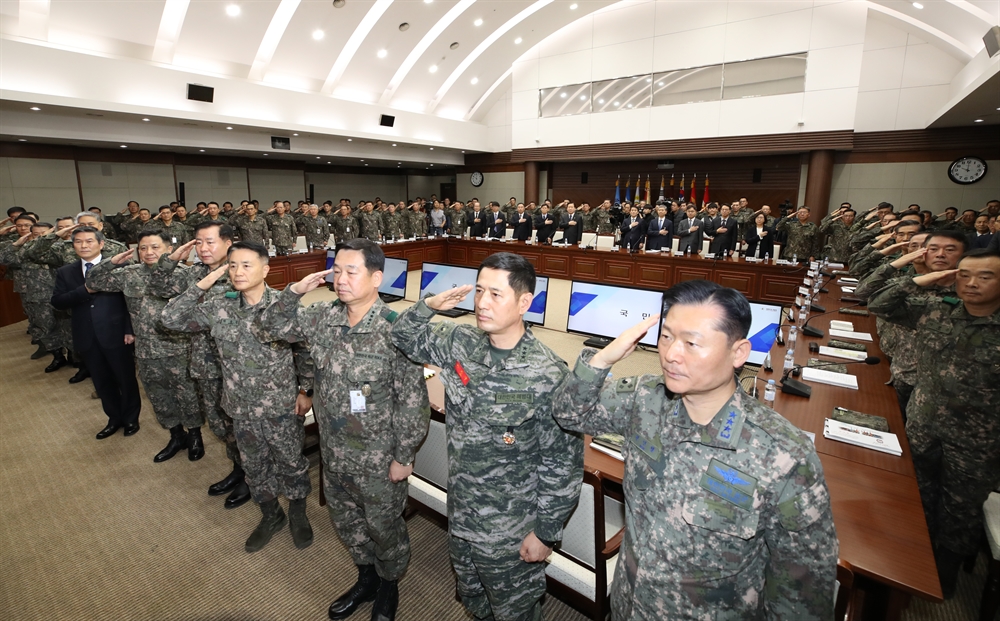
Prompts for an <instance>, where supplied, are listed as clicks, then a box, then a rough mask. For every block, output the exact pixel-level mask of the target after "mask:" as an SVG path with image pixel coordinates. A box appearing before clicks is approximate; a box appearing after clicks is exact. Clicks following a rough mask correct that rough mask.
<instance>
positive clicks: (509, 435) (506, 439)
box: [500, 427, 517, 446]
mask: <svg viewBox="0 0 1000 621" xmlns="http://www.w3.org/2000/svg"><path fill="white" fill-rule="evenodd" d="M500 437H501V438H502V439H503V443H504V444H506V445H507V446H510V445H511V444H514V443H515V442H517V438H515V437H514V428H513V427H508V428H507V431H505V432H503V435H502V436H500Z"/></svg>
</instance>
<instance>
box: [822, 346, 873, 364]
mask: <svg viewBox="0 0 1000 621" xmlns="http://www.w3.org/2000/svg"><path fill="white" fill-rule="evenodd" d="M819 353H820V355H821V356H830V357H831V358H843V359H845V360H857V361H861V360H864V359H865V358H867V357H868V354H867V352H863V351H851V350H849V349H840V348H839V347H827V346H825V345H820V346H819Z"/></svg>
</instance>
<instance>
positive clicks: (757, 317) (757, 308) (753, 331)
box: [747, 302, 781, 365]
mask: <svg viewBox="0 0 1000 621" xmlns="http://www.w3.org/2000/svg"><path fill="white" fill-rule="evenodd" d="M750 313H751V319H750V333H749V334H747V338H748V339H749V340H750V347H751V350H752V351H751V352H750V356H749V357H748V358H747V362H748V363H750V364H757V365H762V364H764V358H766V357H767V352H769V351H771V347H773V346H774V339H775V337H776V336H777V333H778V324H780V323H781V306H779V305H777V304H761V303H759V302H750Z"/></svg>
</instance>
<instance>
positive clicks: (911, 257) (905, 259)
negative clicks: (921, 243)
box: [892, 242, 927, 270]
mask: <svg viewBox="0 0 1000 621" xmlns="http://www.w3.org/2000/svg"><path fill="white" fill-rule="evenodd" d="M907 243H908V242H907ZM926 254H927V249H926V248H917V249H916V250H914V251H913V252H908V253H906V254H904V255H903V256H901V257H899V258H898V259H896V260H895V261H893V262H892V266H893V267H894V268H896V269H897V270H898V269H902V268H904V267H906V266H907V265H909V264H910V263H913V262H914V261H916V260H917V259H920V258H922V257H923V256H924V255H926Z"/></svg>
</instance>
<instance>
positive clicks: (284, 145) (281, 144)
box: [271, 136, 292, 151]
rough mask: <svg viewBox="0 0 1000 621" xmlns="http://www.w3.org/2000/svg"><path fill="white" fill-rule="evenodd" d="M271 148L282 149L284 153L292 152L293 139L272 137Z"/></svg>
mask: <svg viewBox="0 0 1000 621" xmlns="http://www.w3.org/2000/svg"><path fill="white" fill-rule="evenodd" d="M271 148H272V149H280V150H282V151H291V150H292V139H291V138H285V137H284V136H271Z"/></svg>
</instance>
